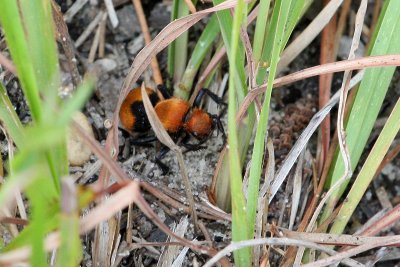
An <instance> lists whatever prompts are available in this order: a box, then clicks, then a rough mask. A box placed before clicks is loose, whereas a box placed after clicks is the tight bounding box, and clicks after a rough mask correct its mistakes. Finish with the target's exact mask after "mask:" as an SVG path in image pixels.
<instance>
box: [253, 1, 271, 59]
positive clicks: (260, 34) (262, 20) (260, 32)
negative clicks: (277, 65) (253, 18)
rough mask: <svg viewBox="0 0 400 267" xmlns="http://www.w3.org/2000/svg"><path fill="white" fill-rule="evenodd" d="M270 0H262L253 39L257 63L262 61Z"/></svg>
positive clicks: (254, 55)
mask: <svg viewBox="0 0 400 267" xmlns="http://www.w3.org/2000/svg"><path fill="white" fill-rule="evenodd" d="M270 2H271V1H270V0H261V1H260V8H259V11H258V16H257V22H256V28H255V33H254V41H253V57H254V62H255V64H256V65H258V64H259V63H260V60H261V55H262V51H263V46H264V39H265V35H266V33H267V19H268V13H269V6H270Z"/></svg>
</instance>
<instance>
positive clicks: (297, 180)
mask: <svg viewBox="0 0 400 267" xmlns="http://www.w3.org/2000/svg"><path fill="white" fill-rule="evenodd" d="M304 156H305V149H304V150H303V152H302V153H301V155H300V157H299V160H298V162H297V166H296V171H295V173H294V179H293V193H292V209H291V211H290V219H289V227H288V228H289V230H292V228H293V225H294V221H295V219H296V214H297V210H298V209H299V203H300V193H301V182H302V181H301V180H302V177H303V175H302V174H303V165H304Z"/></svg>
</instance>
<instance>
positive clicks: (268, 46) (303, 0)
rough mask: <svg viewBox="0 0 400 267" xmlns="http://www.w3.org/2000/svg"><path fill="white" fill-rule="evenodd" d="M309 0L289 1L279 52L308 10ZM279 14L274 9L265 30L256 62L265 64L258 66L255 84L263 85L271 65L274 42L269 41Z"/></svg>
mask: <svg viewBox="0 0 400 267" xmlns="http://www.w3.org/2000/svg"><path fill="white" fill-rule="evenodd" d="M309 2H310V0H298V1H290V5H288V6H287V11H288V12H289V16H288V19H287V21H286V25H285V30H284V35H283V36H282V40H281V43H282V46H281V51H280V52H282V50H283V49H284V48H285V46H286V44H287V42H288V40H289V37H290V35H291V33H292V31H293V29H294V27H295V26H296V24H297V22H298V21H299V19H300V17H301V14H303V13H304V11H305V10H306V9H307V8H308V6H309ZM278 16H279V13H277V12H276V10H275V8H274V10H273V12H272V18H271V22H270V24H269V27H268V28H267V30H266V34H265V35H264V39H263V41H264V44H263V48H262V55H261V58H260V59H259V61H258V62H265V63H267V64H260V66H259V69H258V72H257V77H256V80H257V84H259V85H260V84H262V83H264V79H265V77H266V75H267V74H268V71H269V68H270V65H271V64H272V55H271V53H272V49H273V48H274V47H275V44H274V42H272V41H271V38H273V36H275V35H276V29H277V23H278Z"/></svg>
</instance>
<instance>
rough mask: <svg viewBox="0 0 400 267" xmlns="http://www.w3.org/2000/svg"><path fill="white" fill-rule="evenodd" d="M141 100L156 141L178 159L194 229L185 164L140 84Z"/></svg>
mask: <svg viewBox="0 0 400 267" xmlns="http://www.w3.org/2000/svg"><path fill="white" fill-rule="evenodd" d="M142 98H143V104H144V108H145V110H146V114H147V118H149V122H150V124H151V127H152V128H153V131H154V133H155V135H156V136H157V138H158V140H160V142H161V143H163V144H164V145H166V146H167V147H168V148H169V149H171V150H172V151H173V152H175V154H176V157H177V159H178V163H179V169H180V171H181V176H182V180H183V184H184V185H185V192H186V197H187V200H188V202H189V208H190V211H191V214H192V219H193V224H194V226H195V227H197V212H196V207H195V204H194V198H193V193H192V185H191V184H190V181H189V176H188V174H187V170H186V166H185V162H184V160H183V154H182V151H181V149H180V147H179V146H177V145H176V144H175V143H174V141H173V140H172V139H171V137H170V136H169V134H168V133H167V131H166V130H165V129H164V126H163V125H162V123H161V121H160V119H159V118H158V117H157V114H156V112H155V110H154V108H153V106H152V105H151V102H150V99H149V97H148V95H147V93H146V88H145V86H144V84H142Z"/></svg>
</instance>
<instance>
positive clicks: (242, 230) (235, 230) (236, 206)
mask: <svg viewBox="0 0 400 267" xmlns="http://www.w3.org/2000/svg"><path fill="white" fill-rule="evenodd" d="M246 14H247V5H246V4H245V3H244V1H243V0H239V1H238V4H237V6H236V8H235V15H234V19H233V27H232V35H231V42H230V43H231V45H232V46H231V49H230V50H228V51H229V54H228V57H229V63H230V64H229V105H228V129H229V138H228V142H229V170H230V176H231V195H232V240H233V241H240V240H246V239H248V238H249V232H248V231H247V230H248V227H247V221H246V217H245V216H243V215H244V213H245V206H246V205H245V200H244V195H243V191H242V186H243V185H242V175H241V173H242V171H241V167H240V159H239V151H238V146H239V145H238V137H237V128H236V109H237V101H236V90H237V87H236V86H235V80H236V79H235V76H236V70H235V63H236V58H237V53H238V49H239V34H240V28H241V25H243V24H244V25H246V23H245V22H244V23H243V20H244V18H246ZM235 89H236V90H235ZM234 258H235V264H236V266H250V265H251V253H250V249H248V248H245V249H240V250H237V251H235V252H234Z"/></svg>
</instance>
